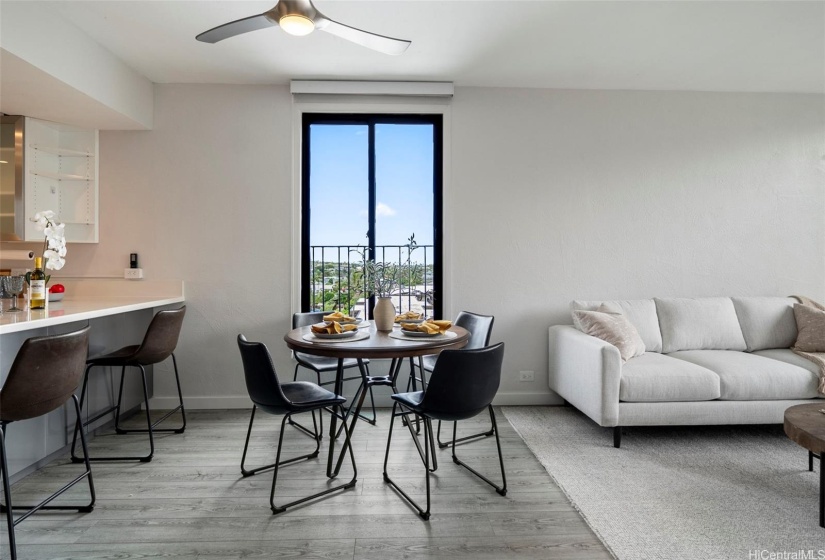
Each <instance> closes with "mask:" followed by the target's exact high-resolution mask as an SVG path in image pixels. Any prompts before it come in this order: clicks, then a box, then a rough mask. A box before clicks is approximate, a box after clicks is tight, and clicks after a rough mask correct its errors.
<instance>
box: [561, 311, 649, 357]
mask: <svg viewBox="0 0 825 560" xmlns="http://www.w3.org/2000/svg"><path fill="white" fill-rule="evenodd" d="M611 311H612V310H608V308H606V307H605V306H604V305H602V306H601V307H599V310H598V311H584V310H579V311H574V312H573V324H574V325H575V326H576V328H577V329H579V330H580V331H582V332H583V333H586V334H589V335H590V336H595V337H596V338H600V339H602V340H604V341H605V342H609V343H610V344H612V345H613V346H615V347H616V348H618V349H619V354H620V355H621V357H622V361H623V362H626V361H627V360H629V359H630V358H633V357H635V356H641V355H642V354H644V353H645V343H644V342H642V337H640V336H639V331H637V330H636V327H634V326H633V324H632V323H631V322H630V321H628V320H627V317H625V316H624V315H622V314H621V313H613V312H611Z"/></svg>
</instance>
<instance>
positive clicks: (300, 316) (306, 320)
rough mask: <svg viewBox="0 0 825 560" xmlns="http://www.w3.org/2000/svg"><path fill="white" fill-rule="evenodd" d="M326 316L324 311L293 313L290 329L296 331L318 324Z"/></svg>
mask: <svg viewBox="0 0 825 560" xmlns="http://www.w3.org/2000/svg"><path fill="white" fill-rule="evenodd" d="M326 314H327V312H326V311H308V312H306V313H294V314H293V315H292V328H293V329H297V328H298V327H308V326H310V325H314V324H315V323H320V322H321V321H323V320H324V315H326Z"/></svg>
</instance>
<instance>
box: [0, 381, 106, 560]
mask: <svg viewBox="0 0 825 560" xmlns="http://www.w3.org/2000/svg"><path fill="white" fill-rule="evenodd" d="M72 400H73V402H74V408H75V413H76V414H77V418H78V419H79V418H80V403H79V402H78V400H77V396H75V395H72ZM7 426H8V423H2V425H0V471H2V478H3V493H4V495H5V499H6V503H5V504H0V512H4V513H5V514H6V524H7V526H8V533H9V546H10V547H11V553H10V554H11V558H13V559H14V558H17V550H16V544H15V538H14V527H15V526H16V525H18V524H20V523H21V522H22V521H24V520H26V519H27V518H28V517H29V516H31V515H32V514H34V513H36V512H37V511H40V510H41V509H42V510H57V511H78V512H80V513H89V512H91V511H93V510H94V505H95V499H96V495H95V485H94V479H93V478H92V465H91V464H90V463H89V450H88V447H87V446H86V437H85V435H84V434H83V432H81V433H80V443H81V447H82V448H83V459H82V460H83V462H84V463H85V465H86V469H85V470H84V471H83V472H82V473H81V474H79V475H78V476H76V477H75V478H74V479H72V480H71V481H70V482H69V483H67V484H65V485H63V486H62V487H61V488H60V489H58V490H57V491H56V492H54V493H53V494H51V495H50V496H49V497H48V498H46V499H45V500H43V501H42V502H40V503H39V504H37V505H34V506H28V505H25V506H23V505H14V504H13V503H12V499H11V484H10V482H9V471H8V468H9V467H8V460H7V458H6V440H5V434H6V432H7ZM84 478H85V479H87V480H88V481H89V495H90V500H89V503H88V504H86V505H84V506H50V505H48V504H49V503H51V502H52V501H53V500H54V499H56V498H57V497H59V496H60V495H62V494H63V493H64V492H66V491H67V490H68V489H69V488H71V487H72V486H74V485H75V484H77V483H78V482H80V481H81V480H83V479H84ZM16 509H18V510H24V509H25V510H27V511H26V513H24V514H23V515H21V516H19V517H18V518H17V519H14V515H13V511H14V510H16Z"/></svg>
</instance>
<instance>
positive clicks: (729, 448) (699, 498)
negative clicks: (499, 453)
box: [503, 406, 825, 560]
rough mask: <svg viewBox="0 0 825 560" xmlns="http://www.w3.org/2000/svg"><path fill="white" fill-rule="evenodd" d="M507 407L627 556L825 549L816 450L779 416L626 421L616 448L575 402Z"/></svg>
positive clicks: (820, 554)
mask: <svg viewBox="0 0 825 560" xmlns="http://www.w3.org/2000/svg"><path fill="white" fill-rule="evenodd" d="M503 411H504V415H505V416H506V417H507V419H508V420H509V421H510V424H512V426H513V427H514V428H515V430H516V431H517V432H518V433H519V435H521V437H522V439H524V441H525V442H526V443H527V445H528V446H529V447H530V449H531V450H532V451H533V453H534V454H535V455H536V457H537V458H538V459H539V461H541V463H542V464H543V465H544V467H545V468H546V469H547V472H548V473H550V475H551V476H552V477H553V479H554V480H555V481H556V482H557V483H558V485H559V486H560V487H561V488H562V490H563V491H564V492H565V493H566V494H567V496H568V497H569V498H570V501H571V502H572V503H573V505H574V506H575V507H576V508H577V509H578V510H579V511H580V512H581V514H582V515H583V516H584V518H585V519H586V520H587V522H588V523H589V524H590V526H591V527H592V528H593V530H594V531H595V532H596V534H598V535H599V537H600V538H601V539H602V541H603V542H604V543H605V545H606V546H607V547H608V548H609V549H610V550H611V551H612V553H613V554H614V555H615V556H616V557H617V558H619V559H621V560H644V559H651V560H653V559H655V560H675V559H689V558H696V559H702V560H707V559H741V560H751V559H753V560H763V559H768V558H786V559H790V558H796V559H803V558H813V559H825V529H823V528H821V527H819V468H820V466H819V461H816V460H815V461H814V472H813V473H811V472H808V452H807V451H806V450H805V449H803V448H801V447H799V446H797V445H796V444H795V443H793V442H792V441H790V440H789V439H788V438H787V437H786V436H785V435H784V432H783V430H782V427H781V426H716V427H669V428H628V429H626V431H625V432H624V437H623V440H622V447H621V449H615V448H614V447H613V432H612V430H611V429H608V428H601V427H599V426H597V425H596V424H595V423H594V422H593V421H592V420H590V419H589V418H587V417H586V416H584V415H583V414H581V413H580V412H578V411H577V410H576V409H574V408H571V407H560V406H546V407H505V408H503ZM772 553H773V554H776V556H770V554H772ZM784 553H788V554H789V555H785V556H783V554H784ZM794 553H795V554H796V555H795V556H793V555H790V554H794Z"/></svg>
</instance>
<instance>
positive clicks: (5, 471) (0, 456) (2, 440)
mask: <svg viewBox="0 0 825 560" xmlns="http://www.w3.org/2000/svg"><path fill="white" fill-rule="evenodd" d="M5 432H6V427H5V426H0V473H2V475H3V495H4V496H5V497H6V503H11V484H9V463H8V461H7V460H6V436H5ZM6 525H7V526H8V534H9V548H10V550H11V552H10V553H9V554H10V556H11V560H17V545H16V543H15V540H14V517H13V516H12V514H11V512H10V511H9V512H7V513H6Z"/></svg>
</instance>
